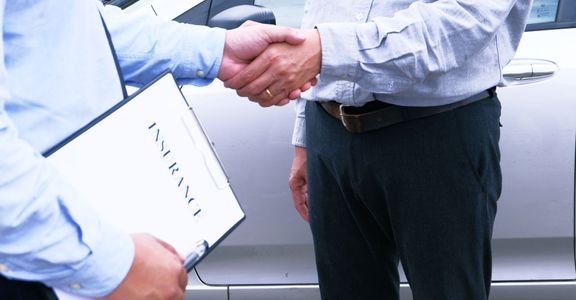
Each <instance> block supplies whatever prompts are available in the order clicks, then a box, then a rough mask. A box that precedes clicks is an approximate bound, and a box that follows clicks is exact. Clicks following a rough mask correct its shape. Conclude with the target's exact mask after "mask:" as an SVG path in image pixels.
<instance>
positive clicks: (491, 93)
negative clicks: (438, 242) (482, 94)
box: [487, 86, 496, 98]
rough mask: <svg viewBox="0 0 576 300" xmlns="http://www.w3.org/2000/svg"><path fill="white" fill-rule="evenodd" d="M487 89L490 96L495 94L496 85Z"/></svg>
mask: <svg viewBox="0 0 576 300" xmlns="http://www.w3.org/2000/svg"><path fill="white" fill-rule="evenodd" d="M487 91H488V94H489V95H490V98H492V97H494V96H496V87H495V86H493V87H491V88H489V89H488V90H487Z"/></svg>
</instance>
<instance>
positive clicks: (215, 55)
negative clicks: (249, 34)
mask: <svg viewBox="0 0 576 300" xmlns="http://www.w3.org/2000/svg"><path fill="white" fill-rule="evenodd" d="M197 29H198V28H194V29H193V30H191V31H190V36H189V37H187V38H184V39H183V40H184V41H186V43H185V45H184V47H183V49H198V48H200V51H199V52H200V55H190V56H189V57H184V58H183V59H182V61H183V63H182V69H181V70H180V69H178V67H177V68H176V69H177V71H175V72H174V73H175V77H176V78H177V81H178V83H179V84H192V85H195V86H206V85H208V84H210V83H212V81H214V79H215V78H216V77H217V76H218V72H219V71H220V66H221V65H222V57H223V55H224V43H225V41H226V30H224V29H222V28H210V29H208V30H206V29H203V31H200V30H197ZM206 31H208V33H206ZM200 32H201V36H202V37H203V38H202V44H203V45H204V46H202V47H199V43H198V41H199V39H198V36H199V35H200ZM183 52H184V53H190V54H192V53H194V51H190V50H188V51H186V50H184V51H183Z"/></svg>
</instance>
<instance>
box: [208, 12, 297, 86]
mask: <svg viewBox="0 0 576 300" xmlns="http://www.w3.org/2000/svg"><path fill="white" fill-rule="evenodd" d="M304 40H306V36H304V35H303V34H301V33H300V32H299V31H297V30H295V29H291V28H288V27H280V26H274V25H265V24H259V23H256V22H252V21H247V22H246V23H244V24H243V25H242V26H240V27H239V28H236V29H232V30H229V31H227V33H226V41H225V44H224V55H223V57H222V63H221V66H220V71H219V72H218V79H220V80H222V81H226V80H228V79H230V78H232V77H233V76H234V75H236V74H237V73H238V72H239V71H240V70H242V69H244V68H245V67H246V66H248V64H249V63H250V62H251V61H252V60H253V59H254V58H256V57H257V56H258V55H259V54H260V53H262V51H264V50H265V49H266V48H267V47H268V45H270V44H272V43H281V42H286V43H288V44H291V45H298V44H301V43H302V42H304Z"/></svg>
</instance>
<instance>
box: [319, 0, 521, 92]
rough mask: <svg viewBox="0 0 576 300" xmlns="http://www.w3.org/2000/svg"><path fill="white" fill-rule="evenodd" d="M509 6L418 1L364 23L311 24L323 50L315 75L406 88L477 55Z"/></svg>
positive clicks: (374, 87) (500, 1)
mask: <svg viewBox="0 0 576 300" xmlns="http://www.w3.org/2000/svg"><path fill="white" fill-rule="evenodd" d="M515 3H516V1H515V0H486V1H472V0H461V1H435V2H432V3H425V2H419V1H418V2H414V3H412V4H411V5H410V6H409V7H408V8H407V9H404V10H400V11H398V12H396V13H395V14H394V15H393V16H391V17H381V16H380V17H374V18H372V19H371V20H369V21H368V22H366V23H361V24H355V23H323V24H317V25H316V26H317V28H318V30H319V32H320V37H321V41H322V47H323V50H322V68H321V76H322V78H323V79H324V80H346V81H350V82H355V83H357V84H358V85H359V86H360V87H362V88H363V89H366V90H368V91H370V92H372V93H385V94H394V93H398V92H402V91H405V90H408V89H410V88H411V87H413V86H414V85H415V84H418V83H419V82H422V81H423V80H425V79H426V78H427V77H428V76H434V75H437V74H441V73H446V72H450V71H451V70H453V69H455V68H458V67H459V66H461V65H463V64H465V63H466V61H467V59H469V58H470V57H472V56H474V55H475V54H476V53H478V52H480V51H482V49H484V48H485V47H486V46H487V45H488V42H489V41H490V40H492V39H493V38H494V36H495V35H496V33H497V30H498V29H499V28H500V26H501V25H502V24H503V23H504V21H505V20H506V18H507V17H508V15H509V13H510V11H511V9H512V7H513V6H514V4H515ZM527 5H529V2H528V1H527ZM348 97H352V95H348ZM342 100H343V102H352V100H351V99H342Z"/></svg>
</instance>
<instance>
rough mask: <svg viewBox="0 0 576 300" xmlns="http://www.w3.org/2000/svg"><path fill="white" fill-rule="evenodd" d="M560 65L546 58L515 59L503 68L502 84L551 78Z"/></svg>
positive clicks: (523, 82) (517, 83)
mask: <svg viewBox="0 0 576 300" xmlns="http://www.w3.org/2000/svg"><path fill="white" fill-rule="evenodd" d="M557 71H558V65H557V64H556V63H554V62H553V61H549V60H544V59H513V60H512V61H511V62H510V63H509V64H508V65H506V67H504V70H503V79H504V80H503V84H502V86H510V85H520V84H529V83H534V82H538V81H542V80H545V79H548V78H551V77H552V76H554V74H556V72H557Z"/></svg>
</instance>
